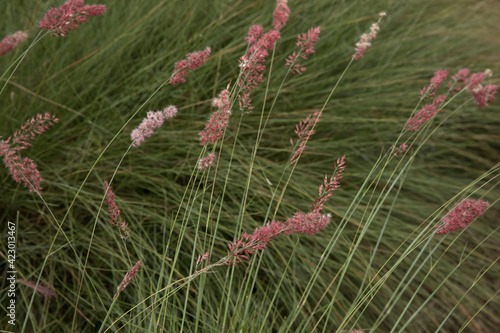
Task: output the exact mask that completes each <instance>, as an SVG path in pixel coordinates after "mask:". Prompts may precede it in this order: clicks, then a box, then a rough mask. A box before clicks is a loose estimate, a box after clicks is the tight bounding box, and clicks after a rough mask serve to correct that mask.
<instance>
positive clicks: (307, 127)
mask: <svg viewBox="0 0 500 333" xmlns="http://www.w3.org/2000/svg"><path fill="white" fill-rule="evenodd" d="M320 120H321V112H314V113H313V114H312V115H308V116H307V117H306V119H304V120H301V121H300V123H299V124H298V125H296V126H295V131H294V132H295V134H297V136H298V137H299V142H300V143H299V146H298V147H297V149H296V150H295V151H294V153H293V154H292V157H291V158H290V164H294V163H296V162H297V161H298V160H299V157H300V155H301V154H302V152H303V151H304V150H305V149H306V147H307V145H306V144H307V141H308V140H309V138H310V137H311V136H312V135H313V134H314V133H315V130H314V128H315V127H316V125H317V124H318V123H319V121H320ZM290 143H291V144H292V145H293V144H294V143H293V139H290Z"/></svg>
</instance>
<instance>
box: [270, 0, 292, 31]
mask: <svg viewBox="0 0 500 333" xmlns="http://www.w3.org/2000/svg"><path fill="white" fill-rule="evenodd" d="M289 15H290V8H288V0H277V1H276V9H275V10H274V13H273V29H274V30H281V28H283V26H284V25H285V23H286V21H288V16H289Z"/></svg>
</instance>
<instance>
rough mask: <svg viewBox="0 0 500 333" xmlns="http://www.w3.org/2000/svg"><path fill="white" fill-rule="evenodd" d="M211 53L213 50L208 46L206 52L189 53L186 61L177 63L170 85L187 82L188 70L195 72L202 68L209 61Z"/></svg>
mask: <svg viewBox="0 0 500 333" xmlns="http://www.w3.org/2000/svg"><path fill="white" fill-rule="evenodd" d="M210 52H211V49H210V47H208V46H207V48H206V49H205V50H203V51H198V52H194V53H188V54H187V55H186V59H183V60H180V61H178V62H176V63H175V69H174V72H173V73H172V76H171V77H170V84H171V85H173V86H175V85H176V84H179V83H184V82H186V79H185V78H184V77H185V76H186V70H188V69H190V70H192V71H194V70H195V69H196V68H198V67H200V66H201V65H202V64H204V63H205V62H206V61H207V58H208V56H209V55H210Z"/></svg>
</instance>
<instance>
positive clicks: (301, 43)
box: [285, 27, 320, 74]
mask: <svg viewBox="0 0 500 333" xmlns="http://www.w3.org/2000/svg"><path fill="white" fill-rule="evenodd" d="M319 33H320V27H316V28H311V29H309V31H308V32H307V34H302V35H298V37H297V44H296V45H297V46H298V47H299V49H300V51H299V53H296V52H295V51H294V52H293V53H292V55H290V56H288V59H286V63H285V66H290V67H291V68H292V73H294V74H302V73H303V72H304V71H305V70H306V68H305V67H301V65H300V58H302V59H307V57H308V56H309V55H310V54H313V53H314V44H315V43H316V42H317V41H318V39H319Z"/></svg>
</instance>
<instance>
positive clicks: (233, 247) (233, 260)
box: [226, 156, 345, 265]
mask: <svg viewBox="0 0 500 333" xmlns="http://www.w3.org/2000/svg"><path fill="white" fill-rule="evenodd" d="M344 160H345V156H343V157H341V158H339V159H338V160H337V163H336V164H335V171H334V175H333V176H332V177H331V178H330V180H328V178H327V177H326V176H325V181H324V183H323V184H322V185H321V186H320V188H319V197H318V199H316V201H315V202H314V204H313V206H312V208H311V211H310V212H308V213H306V214H304V213H300V212H297V213H295V214H294V215H293V216H292V217H290V218H288V219H287V220H286V221H285V222H282V221H271V222H267V224H266V225H264V226H262V227H260V228H256V229H255V230H254V231H253V233H252V234H251V235H249V234H247V233H246V232H243V233H242V234H241V236H240V237H239V238H235V239H234V240H233V241H232V242H230V243H229V244H228V248H229V260H227V261H226V264H227V265H237V264H239V263H241V262H243V260H246V259H248V258H249V257H250V255H252V254H254V253H255V252H256V251H258V250H263V249H265V248H266V247H267V245H268V244H269V242H271V241H272V240H273V239H274V238H276V237H278V236H279V235H281V234H283V235H284V236H288V235H291V234H306V235H309V236H311V235H313V234H315V233H318V232H320V231H321V230H323V229H324V228H325V227H326V226H327V225H328V224H329V223H330V220H331V215H330V214H326V215H325V214H321V213H320V211H321V209H322V208H323V206H324V204H325V202H326V201H327V200H328V199H329V198H330V196H331V195H332V194H333V193H332V192H333V191H334V190H335V189H337V188H338V187H339V186H340V179H341V178H342V175H343V171H344Z"/></svg>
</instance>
